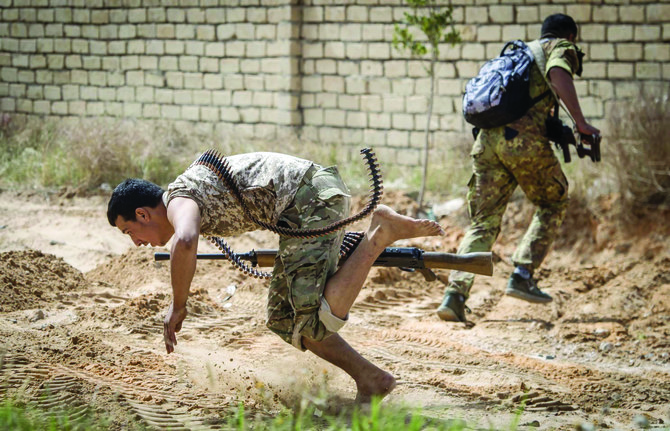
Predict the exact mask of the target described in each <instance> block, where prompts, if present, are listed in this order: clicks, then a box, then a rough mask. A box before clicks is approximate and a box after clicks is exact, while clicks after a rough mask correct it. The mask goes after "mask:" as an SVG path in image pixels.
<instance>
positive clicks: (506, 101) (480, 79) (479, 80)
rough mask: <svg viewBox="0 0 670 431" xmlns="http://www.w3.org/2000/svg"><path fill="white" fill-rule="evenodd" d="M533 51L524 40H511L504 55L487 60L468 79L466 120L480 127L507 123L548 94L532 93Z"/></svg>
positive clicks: (465, 107)
mask: <svg viewBox="0 0 670 431" xmlns="http://www.w3.org/2000/svg"><path fill="white" fill-rule="evenodd" d="M534 62H535V60H534V58H533V52H532V51H531V49H530V48H529V47H528V45H526V44H525V43H524V42H522V41H520V40H514V41H512V42H508V43H507V44H505V46H504V47H503V49H502V51H501V52H500V56H499V57H496V58H494V59H492V60H489V61H487V62H486V63H484V65H483V66H482V67H481V69H479V74H478V75H477V76H476V77H474V78H472V79H471V80H470V81H468V83H467V85H466V86H465V95H464V96H463V116H464V117H465V121H467V122H468V123H470V124H472V125H473V126H475V127H478V128H480V129H492V128H494V127H500V126H504V125H505V124H509V123H511V122H513V121H515V120H518V119H519V118H521V117H523V116H524V114H526V112H528V110H529V109H530V108H531V107H532V106H533V105H535V104H536V103H537V102H538V101H540V100H541V99H542V98H544V97H545V96H546V95H547V94H548V93H550V91H547V92H545V93H543V94H541V95H540V96H538V97H536V98H535V99H533V98H531V97H530V71H531V66H532V65H533V63H534Z"/></svg>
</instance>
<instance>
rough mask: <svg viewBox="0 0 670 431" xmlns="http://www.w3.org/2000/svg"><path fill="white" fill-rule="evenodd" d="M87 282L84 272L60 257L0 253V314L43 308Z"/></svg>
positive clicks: (20, 252)
mask: <svg viewBox="0 0 670 431" xmlns="http://www.w3.org/2000/svg"><path fill="white" fill-rule="evenodd" d="M83 282H84V277H83V276H82V274H81V272H79V271H78V270H76V269H75V268H73V267H72V266H70V265H68V264H67V263H65V261H64V260H63V259H61V258H59V257H56V256H53V255H50V254H44V253H42V252H40V251H36V250H25V251H8V252H5V253H0V297H1V298H2V301H0V312H10V311H17V310H26V309H30V308H35V307H39V306H41V305H43V304H46V303H50V302H52V301H53V300H54V299H58V298H59V295H60V294H61V293H63V292H67V291H70V290H75V289H79V288H80V287H81V285H82V283H83Z"/></svg>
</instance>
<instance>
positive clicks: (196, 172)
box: [163, 152, 314, 236]
mask: <svg viewBox="0 0 670 431" xmlns="http://www.w3.org/2000/svg"><path fill="white" fill-rule="evenodd" d="M226 160H227V161H228V163H229V165H230V168H231V171H232V173H233V175H234V178H235V181H236V183H237V185H238V187H239V189H240V192H241V194H242V198H243V199H244V202H245V203H246V205H247V207H248V208H249V210H250V211H251V213H252V215H253V216H254V217H256V218H258V219H259V220H261V221H264V222H267V223H272V224H276V223H277V220H278V219H279V215H280V214H281V213H282V211H284V210H285V209H286V208H287V207H288V206H289V204H290V203H291V201H293V198H294V197H295V194H296V191H297V190H298V187H299V186H300V182H301V180H302V178H303V176H304V175H305V173H306V172H307V171H308V170H309V168H310V167H312V166H314V164H313V163H312V162H310V161H309V160H304V159H300V158H297V157H292V156H288V155H285V154H279V153H262V152H259V153H248V154H239V155H234V156H228V157H226ZM176 197H186V198H190V199H193V200H194V201H195V202H196V203H197V204H198V207H199V208H200V217H201V222H200V233H202V234H203V235H215V236H232V235H239V234H241V233H244V232H249V231H253V230H257V229H259V227H258V226H257V225H256V224H254V223H253V222H252V221H251V220H249V219H248V218H247V217H246V216H245V215H244V212H243V211H242V208H241V207H240V204H239V203H238V202H237V200H235V198H234V196H233V195H232V194H231V193H230V191H229V190H228V188H227V187H226V186H225V184H224V183H223V181H221V180H220V179H219V177H218V176H217V175H216V174H215V173H214V172H212V171H211V170H210V169H209V168H207V167H205V166H202V165H193V166H191V167H190V168H188V169H187V170H186V171H185V172H184V173H183V174H181V175H180V176H178V177H177V178H176V179H175V181H174V182H172V183H171V184H170V185H169V186H168V189H167V191H166V192H165V194H164V195H163V202H164V203H165V205H166V206H168V205H169V204H170V201H171V200H172V199H174V198H176Z"/></svg>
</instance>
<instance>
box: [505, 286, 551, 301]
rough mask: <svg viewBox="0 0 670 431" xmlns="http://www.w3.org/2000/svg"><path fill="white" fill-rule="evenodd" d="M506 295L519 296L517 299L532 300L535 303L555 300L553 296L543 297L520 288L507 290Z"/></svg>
mask: <svg viewBox="0 0 670 431" xmlns="http://www.w3.org/2000/svg"><path fill="white" fill-rule="evenodd" d="M505 295H507V296H511V297H513V298H517V299H522V300H524V301H527V302H532V303H534V304H546V303H548V302H551V301H553V300H554V299H553V298H551V297H549V298H542V297H539V296H534V295H529V294H528V293H525V292H520V291H518V290H513V289H507V290H505Z"/></svg>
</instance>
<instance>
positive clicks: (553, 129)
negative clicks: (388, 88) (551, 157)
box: [545, 108, 601, 163]
mask: <svg viewBox="0 0 670 431" xmlns="http://www.w3.org/2000/svg"><path fill="white" fill-rule="evenodd" d="M545 124H546V126H547V137H548V138H549V140H550V141H552V142H554V144H556V147H557V148H560V149H561V150H563V160H564V161H565V163H570V161H571V160H572V158H571V157H570V145H574V146H575V147H576V148H577V155H578V156H579V158H580V159H583V158H584V157H586V156H589V157H590V158H591V161H593V162H599V161H600V139H601V137H600V135H584V134H583V133H580V134H579V142H577V140H576V139H575V134H574V133H573V132H572V129H571V128H570V127H568V126H566V125H565V124H563V122H562V121H561V120H560V119H559V118H558V108H555V109H554V115H553V116H549V117H548V118H547V120H546V122H545ZM585 145H587V146H585Z"/></svg>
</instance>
